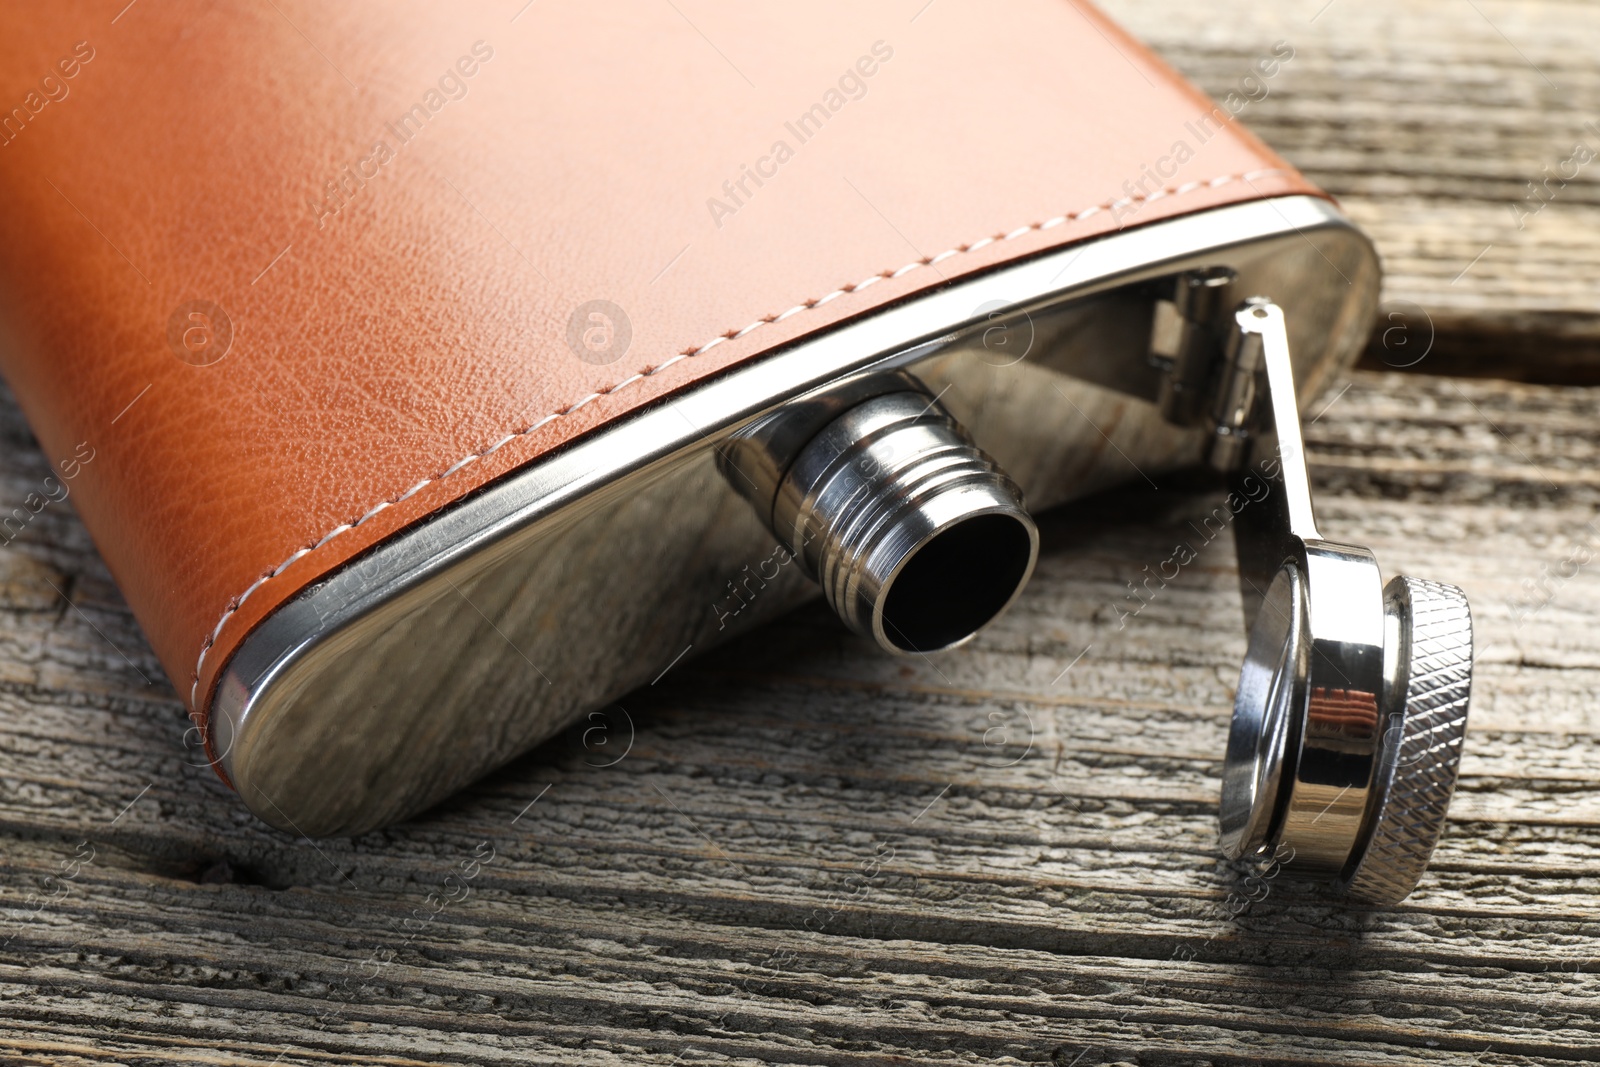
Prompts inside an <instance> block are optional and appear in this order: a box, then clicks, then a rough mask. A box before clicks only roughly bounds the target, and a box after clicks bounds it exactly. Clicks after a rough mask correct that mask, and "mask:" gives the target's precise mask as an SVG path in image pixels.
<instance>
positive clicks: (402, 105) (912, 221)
mask: <svg viewBox="0 0 1600 1067" xmlns="http://www.w3.org/2000/svg"><path fill="white" fill-rule="evenodd" d="M124 3H125V0H108V2H105V3H52V4H49V5H42V6H36V7H34V8H32V9H29V10H26V11H25V10H24V9H20V8H18V9H12V10H8V11H6V12H4V13H3V14H0V19H3V22H4V25H3V32H0V71H3V72H4V74H3V75H0V106H5V107H12V106H15V107H17V108H21V109H22V110H21V112H20V113H18V112H12V113H11V114H12V118H11V121H10V125H9V126H6V127H5V138H6V139H5V143H4V144H3V145H0V195H3V197H4V204H5V210H4V211H3V212H0V323H3V327H4V337H3V339H0V340H3V343H0V370H3V372H4V374H5V376H6V378H7V379H8V380H9V382H10V384H11V386H12V388H13V390H14V392H15V394H16V396H17V398H18V399H19V401H20V403H21V404H22V406H23V408H24V410H25V411H26V413H27V416H28V418H29V420H30V422H31V424H32V425H33V427H34V428H35V430H36V432H37V434H38V437H39V440H40V443H41V446H42V447H43V449H44V451H45V453H46V455H47V456H48V457H50V458H51V459H52V460H61V459H65V458H67V457H71V456H72V455H74V451H75V449H76V448H78V446H79V445H80V443H82V442H87V444H88V446H89V447H91V448H92V449H93V451H94V457H95V458H94V460H93V462H92V463H91V464H88V465H86V466H83V467H82V468H81V470H79V471H78V472H77V477H76V478H75V480H74V482H73V490H74V493H73V499H74V500H75V501H76V504H77V507H78V509H79V511H80V514H81V515H82V517H83V520H84V522H85V523H86V524H87V526H88V528H89V530H90V531H91V532H92V534H93V536H94V538H95V542H96V544H97V545H98V546H99V548H100V550H101V552H102V553H103V554H104V556H105V558H106V561H107V563H108V564H109V566H110V569H111V571H112V573H113V574H114V576H115V578H116V580H117V582H118V584H119V585H120V587H121V588H122V590H123V592H124V594H125V595H126V597H127V599H128V602H129V603H130V605H131V606H132V608H133V610H134V612H135V613H136V615H137V616H138V618H139V620H140V622H141V624H142V625H143V627H144V629H145V631H146V633H147V634H148V636H149V638H150V641H151V643H152V645H153V646H154V647H155V650H156V652H157V654H158V655H159V656H160V658H161V662H162V663H163V665H164V666H165V668H166V670H167V673H168V674H169V676H170V677H171V678H172V680H173V683H174V685H175V686H176V688H177V691H178V692H179V694H180V695H181V696H182V697H183V698H184V699H185V700H186V701H187V702H188V703H189V705H190V707H191V709H192V711H193V712H194V714H195V715H196V717H197V718H198V719H201V720H202V721H203V718H204V714H205V707H206V704H207V702H208V699H209V692H210V687H211V685H212V683H213V682H214V680H215V679H216V677H217V675H218V672H219V671H220V669H221V668H222V666H223V664H224V663H225V662H226V660H227V658H228V655H229V653H230V651H231V650H233V649H234V648H236V647H237V646H238V644H239V641H240V640H241V639H242V638H243V637H244V636H245V635H246V634H247V633H248V632H249V631H250V629H251V628H252V627H253V626H254V625H256V624H257V623H258V622H259V621H260V620H261V619H263V618H264V617H266V616H267V615H268V614H269V613H270V612H272V611H273V609H274V608H275V607H277V606H278V605H279V604H281V603H282V602H283V601H284V600H285V599H287V598H290V597H292V596H294V595H295V593H296V592H298V591H299V590H301V589H302V588H304V587H305V586H306V585H307V584H308V583H311V582H314V581H316V580H317V579H319V578H320V577H323V576H325V575H327V574H328V573H329V572H330V571H331V570H333V569H335V568H337V567H338V566H339V565H340V564H342V563H343V562H345V561H346V560H348V559H350V558H351V557H352V556H354V555H356V554H357V553H359V552H361V551H362V550H363V549H365V548H367V547H368V546H370V545H372V544H374V543H376V542H378V541H380V540H382V539H384V538H387V537H389V536H391V535H392V534H394V533H395V532H396V531H397V530H400V529H402V528H404V527H406V526H407V525H409V524H412V523H416V522H417V521H418V520H420V519H423V518H424V517H426V516H427V515H428V514H430V513H431V512H434V511H435V510H437V509H439V508H441V507H443V506H445V505H448V504H449V503H451V502H452V501H454V500H457V499H459V498H460V497H462V496H463V495H464V494H467V493H470V492H471V491H472V490H474V489H475V488H477V487H479V486H482V485H483V484H485V483H486V482H488V481H490V480H492V479H495V478H499V477H501V476H503V475H505V474H506V473H507V472H509V471H512V470H514V469H516V468H518V467H519V466H522V465H524V464H527V463H529V462H531V461H533V460H535V459H537V458H538V457H539V456H540V455H542V454H544V453H546V452H548V451H549V450H551V449H554V448H557V447H559V446H560V445H562V444H563V443H565V442H568V441H571V440H572V439H574V438H575V437H578V436H579V435H581V434H584V433H586V432H588V431H591V430H593V429H595V428H596V427H600V426H603V425H605V424H606V423H607V422H609V421H610V420H614V419H616V418H618V417H619V416H623V415H625V414H626V413H628V412H630V411H632V410H634V409H636V408H639V407H640V406H642V405H645V404H647V403H649V402H651V401H652V400H655V399H656V398H658V397H661V396H663V395H665V394H668V393H670V392H672V391H675V390H681V389H683V388H685V387H686V386H689V385H691V384H693V383H694V382H696V381H698V380H700V379H703V378H705V377H707V376H709V375H713V374H715V373H717V372H718V371H720V370H723V369H724V368H727V367H729V366H731V365H733V364H735V363H739V362H741V361H744V360H748V359H752V358H756V357H759V356H760V355H761V354H762V353H764V352H767V351H770V350H772V349H773V348H775V347H776V346H779V345H782V344H784V343H785V342H788V341H791V340H793V339H795V338H797V337H801V336H803V335H806V334H809V333H812V332H814V331H818V330H823V329H826V328H827V327H829V326H831V325H834V324H836V323H838V322H840V321H842V320H844V319H847V318H850V317H853V316H858V315H861V314H864V313H868V312H870V311H872V310H873V309H874V308H878V307H881V306H883V305H886V304H888V303H890V302H891V301H895V300H898V299H901V298H903V297H906V296H909V295H911V294H914V293H917V292H919V291H921V290H925V289H928V288H930V287H933V286H937V285H940V284H941V283H942V282H945V281H948V280H950V279H953V278H956V277H959V276H962V275H965V274H969V273H971V272H973V271H978V270H982V269H984V268H986V267H992V266H994V265H996V264H999V263H1004V262H1008V261H1012V260H1015V259H1017V258H1019V257H1023V256H1028V255H1030V254H1033V253H1036V252H1040V251H1042V250H1047V249H1054V248H1058V247H1060V246H1063V245H1067V244H1071V243H1073V242H1077V241H1082V240H1084V239H1086V238H1089V237H1093V236H1095V235H1098V234H1103V233H1106V232H1108V231H1111V230H1114V229H1117V228H1119V227H1122V226H1130V225H1140V224H1145V223H1149V222H1153V221H1156V220H1159V219H1163V218H1169V217H1172V216H1176V215H1180V214H1185V213H1190V212H1195V211H1200V210H1203V209H1206V208H1210V207H1214V206H1217V205H1221V204H1227V203H1234V202H1238V201H1244V200H1252V199H1258V198H1263V197H1271V196H1279V195H1287V194H1299V193H1316V192H1317V190H1315V189H1314V188H1312V187H1311V186H1310V185H1309V184H1308V183H1307V182H1306V181H1305V180H1304V179H1303V178H1301V177H1300V176H1299V175H1298V174H1296V173H1295V172H1294V171H1293V170H1292V169H1291V168H1289V167H1288V166H1287V165H1286V164H1285V163H1284V162H1283V161H1282V160H1281V159H1279V158H1278V157H1277V156H1275V155H1274V154H1273V153H1271V152H1270V151H1268V150H1267V149H1266V148H1265V147H1264V146H1263V145H1262V144H1261V143H1260V142H1259V141H1257V140H1256V139H1255V138H1254V137H1253V136H1251V135H1250V134H1249V133H1248V132H1246V131H1245V130H1244V129H1243V128H1242V127H1241V126H1240V125H1239V123H1238V122H1236V121H1235V122H1229V123H1226V124H1223V123H1221V122H1219V121H1218V120H1217V119H1216V118H1215V117H1214V118H1213V119H1212V120H1211V123H1210V125H1201V123H1202V122H1203V119H1204V117H1205V116H1208V115H1213V114H1214V115H1217V116H1225V115H1226V114H1227V112H1226V111H1225V110H1218V111H1216V112H1213V109H1214V105H1213V104H1212V103H1211V102H1210V101H1208V100H1206V99H1205V98H1204V97H1203V96H1201V95H1200V94H1198V93H1197V92H1196V91H1195V90H1194V89H1192V88H1191V87H1189V86H1188V85H1187V84H1185V83H1184V82H1183V81H1182V80H1181V79H1180V78H1179V77H1178V76H1177V75H1176V74H1174V73H1173V72H1172V71H1171V70H1170V69H1168V68H1167V67H1166V66H1165V65H1164V64H1163V63H1161V62H1160V61H1159V60H1158V59H1156V58H1155V57H1154V56H1153V55H1152V54H1151V53H1150V52H1149V51H1147V50H1146V49H1145V48H1144V47H1143V46H1141V45H1140V44H1138V43H1137V42H1136V41H1134V40H1132V39H1131V38H1129V37H1128V36H1127V35H1126V34H1124V33H1123V32H1122V31H1121V30H1120V29H1118V28H1117V27H1116V26H1115V25H1114V24H1112V23H1111V22H1109V21H1108V20H1107V19H1105V18H1104V17H1103V16H1102V15H1100V14H1099V13H1098V12H1096V11H1095V10H1094V9H1093V8H1091V7H1089V6H1088V5H1086V4H1081V3H1068V2H1065V0H1016V2H1014V3H1010V4H1007V5H1004V6H992V5H973V4H955V3H935V4H933V5H931V6H928V7H926V8H924V9H922V10H921V11H920V12H919V10H918V8H919V7H921V3H920V0H914V2H910V3H895V4H881V5H864V4H860V3H848V2H844V0H837V2H822V3H813V4H807V5H803V6H799V5H797V6H795V7H794V9H792V10H778V9H777V8H776V7H774V6H773V5H748V4H736V3H733V2H731V0H726V2H725V0H678V2H677V3H676V6H674V5H673V4H664V3H660V2H659V0H648V2H645V0H641V2H638V3H632V2H628V3H612V4H606V5H597V4H590V3H580V2H561V0H540V2H538V3H534V4H532V5H530V6H527V7H524V4H523V0H506V2H501V3H483V4H450V5H439V4H418V3H406V4H394V3H385V4H377V3H341V4H313V3H309V2H301V0H275V2H274V3H259V4H258V3H240V4H232V3H214V4H213V3H199V2H173V3H163V4H154V3H142V4H137V5H134V6H131V7H128V8H124V6H123V5H124ZM119 12H120V13H119ZM85 42H86V43H85ZM75 48H77V49H78V52H79V53H82V52H84V51H88V52H92V58H91V59H89V60H88V61H86V62H83V61H80V62H79V63H78V64H77V65H76V68H77V69H76V71H75V73H74V74H73V76H72V77H70V78H66V77H65V76H64V73H63V72H64V71H65V69H66V67H64V66H61V65H60V64H61V62H62V60H63V57H68V56H72V55H74V49H75ZM875 48H876V52H875V51H874V49H875ZM475 49H476V51H475ZM463 57H466V59H467V60H469V61H468V62H463ZM863 57H867V59H868V60H870V61H868V62H863V61H862V60H863ZM858 64H860V65H859V66H858ZM869 67H870V68H871V69H872V73H871V74H870V76H867V75H864V74H863V73H862V71H863V70H865V69H866V68H869ZM468 68H472V73H471V75H470V76H468V75H466V74H464V73H462V72H463V71H465V70H466V69H468ZM451 72H454V77H453V78H451V77H447V75H449V74H450V73H451ZM849 72H854V73H855V75H856V77H855V79H854V80H851V79H849V78H848V77H846V75H847V74H848V73H849ZM1244 73H1248V72H1247V71H1241V74H1244ZM47 76H48V77H49V78H50V79H53V80H51V81H45V80H44V79H46V78H47ZM842 78H843V79H844V81H843V82H841V79H842ZM858 84H859V86H861V87H863V88H861V89H860V90H859V92H858V89H857V86H858ZM458 86H459V89H458ZM62 87H64V93H63V88H62ZM30 93H32V94H34V95H33V96H30V95H29V94H30ZM56 97H59V98H56ZM41 99H42V100H44V101H45V102H44V103H43V104H40V105H39V106H38V107H37V108H36V109H35V108H34V106H33V105H35V104H37V103H38V101H39V100H41ZM835 105H837V106H836V107H835ZM818 106H820V107H821V108H822V109H823V111H822V112H821V113H819V112H817V111H816V110H814V109H815V108H816V107H818ZM417 108H421V109H422V110H421V111H420V112H418V111H417V110H416V109H417ZM807 114H809V115H811V116H812V119H811V121H810V122H809V123H808V124H806V125H805V126H803V127H796V126H795V125H794V124H795V122H796V120H797V118H799V117H800V116H803V115H807ZM406 115H411V116H412V118H411V120H410V122H409V123H407V124H406V125H405V126H404V127H403V128H401V127H398V126H397V125H396V124H397V120H399V119H401V118H402V117H403V116H406ZM1219 126H1220V130H1218V131H1217V132H1215V133H1214V134H1212V135H1211V136H1209V138H1208V139H1206V140H1204V141H1203V142H1202V141H1201V140H1200V139H1199V138H1198V137H1197V133H1201V132H1208V131H1211V130H1217V128H1218V127H1219ZM797 133H798V134H809V136H806V137H805V138H804V139H803V140H802V138H801V137H800V136H797ZM402 134H409V135H410V136H409V138H408V139H402V137H401V135H402ZM780 141H781V142H784V143H785V144H786V145H787V147H788V149H789V152H788V153H787V154H784V153H782V152H779V153H777V154H774V148H775V147H776V144H777V143H778V142H780ZM1180 141H1182V142H1184V143H1186V144H1187V145H1188V146H1189V148H1190V149H1191V150H1192V158H1188V159H1187V160H1186V161H1184V162H1183V163H1182V164H1181V165H1177V164H1175V161H1174V158H1173V157H1172V154H1171V153H1172V151H1173V148H1174V146H1175V144H1176V143H1177V142H1180ZM380 145H382V146H384V148H386V149H387V151H386V152H385V151H383V150H382V149H380V147H379V146H380ZM779 156H782V159H781V161H780V159H779V158H778V157H779ZM384 157H386V158H384ZM763 160H764V161H763ZM1163 160H1165V162H1163ZM1157 167H1159V169H1161V170H1162V171H1163V174H1162V177H1161V179H1160V180H1159V181H1153V180H1151V179H1150V178H1148V177H1146V175H1147V174H1149V173H1150V172H1151V168H1157ZM1174 167H1175V169H1173V168H1174ZM746 168H750V169H759V170H760V171H761V172H762V173H764V174H766V175H767V176H766V177H765V178H764V179H763V182H762V184H759V185H758V184H756V182H755V180H754V179H752V178H748V177H744V175H745V169H746ZM1168 171H1170V173H1166V172H1168ZM358 178H359V180H357V179H358ZM741 178H743V184H744V188H743V191H742V193H741V192H740V189H739V186H738V185H737V184H735V183H737V182H738V181H739V180H740V179H741ZM330 182H331V183H334V188H333V189H330V185H329V183H330ZM725 182H726V183H728V187H731V188H732V190H733V192H734V194H739V195H738V197H737V201H736V200H735V199H734V196H733V195H730V193H729V192H728V189H727V188H725V185H724V183H725ZM1141 182H1142V185H1141ZM340 183H342V187H343V191H342V192H336V191H335V189H337V188H338V186H339V185H340ZM1130 194H1131V195H1130ZM713 198H715V199H716V200H717V201H719V202H720V203H721V205H722V207H721V208H718V207H717V206H716V205H715V204H713V203H711V201H712V200H713ZM332 207H337V209H338V210H337V211H332V210H331V208H332ZM592 300H605V301H610V302H611V303H612V304H614V305H616V306H618V307H620V308H622V309H623V310H624V311H625V313H626V316H627V320H628V322H629V324H630V326H631V340H630V341H629V343H628V346H627V349H626V352H625V353H623V354H622V355H621V356H620V357H619V358H616V359H615V360H614V361H612V362H608V363H601V362H594V361H592V359H583V358H579V356H578V354H577V353H576V352H575V351H574V349H573V347H572V346H571V345H569V343H568V335H569V321H570V320H571V318H572V316H573V312H574V310H575V309H576V308H578V307H579V306H580V305H582V304H584V303H585V302H587V301H592ZM192 301H205V302H208V304H207V305H206V306H208V307H209V306H215V307H220V308H221V309H222V310H223V312H224V313H225V314H226V316H227V319H228V320H229V321H230V322H231V327H232V339H231V344H230V346H229V348H228V350H227V352H226V355H225V356H223V358H221V359H220V360H218V361H216V362H214V363H210V364H209V365H204V366H201V365H194V361H193V360H191V361H185V359H183V358H180V357H179V355H178V354H177V352H178V350H179V348H178V347H175V346H174V344H173V343H172V342H171V341H170V340H169V323H171V321H172V320H173V319H174V316H175V313H179V320H180V322H182V321H187V320H184V319H183V318H182V315H181V312H182V311H183V308H184V307H186V306H188V305H189V302H192ZM218 337H219V335H218V334H217V332H216V323H215V322H213V323H212V334H211V338H212V344H213V347H212V348H210V349H209V350H204V349H203V351H209V352H210V353H212V354H214V353H215V352H216V347H215V344H216V343H217V338H218ZM200 340H201V341H204V340H205V338H204V337H200ZM179 347H181V342H180V345H179ZM130 405H131V406H130Z"/></svg>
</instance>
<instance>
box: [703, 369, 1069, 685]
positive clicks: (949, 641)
mask: <svg viewBox="0 0 1600 1067" xmlns="http://www.w3.org/2000/svg"><path fill="white" fill-rule="evenodd" d="M869 391H870V392H871V393H872V394H874V395H870V396H868V395H864V396H863V397H862V398H861V399H860V400H859V401H858V402H856V403H855V404H853V405H852V406H850V407H848V408H846V409H845V410H844V411H843V412H841V413H839V414H838V415H837V416H836V417H835V418H833V419H832V420H831V421H829V422H828V423H827V424H826V425H824V426H822V427H821V428H819V429H817V430H816V432H815V434H814V435H813V436H811V437H810V438H809V439H808V440H802V438H803V433H801V434H797V433H794V432H792V431H791V427H790V426H789V425H788V416H789V413H788V412H783V411H780V412H777V413H775V414H773V415H770V416H768V417H766V418H764V419H761V420H758V421H757V422H756V423H754V424H753V425H752V426H750V427H749V428H747V429H746V430H743V431H741V432H740V433H738V434H735V435H734V437H733V439H732V440H730V441H729V442H728V443H727V445H725V446H724V447H723V449H722V450H721V453H720V455H719V459H720V460H721V461H722V467H723V472H724V474H725V475H727V477H728V478H729V480H730V483H731V484H732V485H733V487H734V488H735V489H736V490H738V491H740V492H741V494H742V495H743V496H744V497H745V498H746V499H748V500H749V501H750V502H751V504H752V505H753V506H754V507H755V509H756V514H757V515H759V516H761V517H762V518H763V519H766V520H769V524H770V526H771V529H772V532H773V534H774V535H775V536H776V537H777V538H778V541H779V543H780V544H781V545H782V547H783V548H784V549H785V550H787V551H788V552H789V553H790V554H791V555H792V556H794V557H795V558H797V559H798V560H799V561H800V565H801V568H802V570H804V572H805V573H806V574H807V575H808V576H809V577H810V578H811V579H812V580H813V581H815V582H817V583H818V584H819V585H821V587H822V595H823V597H824V598H825V599H826V600H827V601H828V604H829V606H830V607H832V608H833V610H834V611H835V612H837V613H838V615H839V618H841V619H842V620H844V622H845V624H846V625H848V626H849V627H850V628H851V629H852V630H854V631H856V632H857V633H859V634H861V635H863V636H865V637H870V638H872V639H873V640H874V641H876V642H877V643H878V645H879V647H880V648H883V649H884V650H885V651H888V652H891V653H897V654H902V655H904V654H909V653H918V652H937V651H940V650H942V649H946V648H952V647H954V646H955V645H959V644H961V643H962V642H964V641H967V640H969V639H970V638H971V637H972V636H973V635H974V634H976V633H977V632H978V630H980V629H981V628H982V627H984V626H986V625H987V624H988V623H989V622H991V621H993V620H994V618H995V617H996V616H998V615H999V614H1000V613H1001V612H1002V611H1004V610H1005V608H1006V607H1007V606H1008V605H1009V604H1010V603H1011V601H1012V600H1014V599H1015V598H1016V596H1017V594H1018V593H1020V592H1021V591H1022V587H1023V585H1024V584H1026V582H1027V580H1028V576H1029V575H1030V574H1032V573H1033V564H1034V560H1035V559H1036V558H1037V557H1038V555H1039V531H1038V529H1037V528H1036V527H1035V526H1034V524H1033V519H1032V518H1031V517H1030V516H1029V515H1028V513H1027V512H1026V511H1025V510H1023V506H1022V496H1021V492H1020V490H1018V489H1017V486H1016V483H1015V482H1013V481H1012V480H1011V479H1010V478H1009V477H1007V476H1006V474H1005V472H1004V471H1002V470H1000V468H999V467H997V466H996V465H995V462H994V460H992V459H990V458H989V457H988V456H986V455H985V454H984V453H983V451H982V450H981V449H979V448H978V447H977V446H976V445H974V444H973V443H972V441H971V439H970V438H969V437H968V436H967V435H966V432H965V431H964V430H962V429H961V427H960V426H959V425H957V424H956V422H955V420H954V419H952V418H951V417H950V415H949V413H948V412H946V411H945V410H944V408H943V406H941V405H940V403H939V400H938V398H937V397H934V396H931V395H929V394H928V393H927V392H925V391H923V390H922V389H921V388H919V387H917V386H916V384H915V383H914V381H912V380H911V379H910V378H909V377H908V376H907V375H903V374H896V375H885V376H883V377H882V378H881V379H865V380H863V382H862V387H861V388H859V389H857V390H855V392H859V393H863V394H865V393H867V392H869ZM797 417H798V418H799V419H800V420H801V422H802V423H803V426H802V427H801V429H802V430H804V429H809V428H810V424H811V422H812V421H813V420H812V419H811V417H810V413H809V412H805V411H801V412H799V413H798V414H797ZM741 456H742V457H745V458H747V459H748V460H749V463H748V466H749V467H750V473H746V472H744V471H743V470H740V469H739V462H740V459H741ZM778 472H782V474H781V477H777V478H776V479H774V475H776V474H777V473H778Z"/></svg>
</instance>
